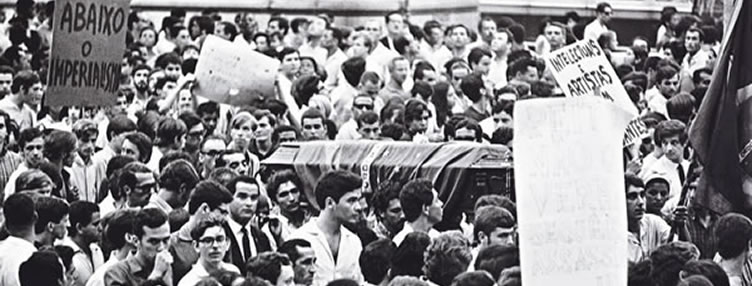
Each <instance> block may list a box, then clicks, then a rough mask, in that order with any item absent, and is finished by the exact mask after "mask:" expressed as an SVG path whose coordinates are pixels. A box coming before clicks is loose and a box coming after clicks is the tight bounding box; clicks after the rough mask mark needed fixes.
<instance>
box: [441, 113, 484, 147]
mask: <svg viewBox="0 0 752 286" xmlns="http://www.w3.org/2000/svg"><path fill="white" fill-rule="evenodd" d="M452 129H454V134H452V137H451V138H449V139H448V141H467V142H478V143H481V142H482V141H483V130H481V128H480V125H478V122H477V121H475V120H473V119H472V118H464V119H462V120H460V121H459V122H457V123H456V124H454V126H453V128H452Z"/></svg>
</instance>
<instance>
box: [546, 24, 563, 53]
mask: <svg viewBox="0 0 752 286" xmlns="http://www.w3.org/2000/svg"><path fill="white" fill-rule="evenodd" d="M543 35H545V36H546V40H548V42H549V43H550V44H551V46H552V47H556V48H558V47H561V46H563V45H564V44H565V41H566V38H565V37H564V29H562V28H561V27H559V26H555V25H548V26H546V28H545V29H544V30H543Z"/></svg>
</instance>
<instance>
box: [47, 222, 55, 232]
mask: <svg viewBox="0 0 752 286" xmlns="http://www.w3.org/2000/svg"><path fill="white" fill-rule="evenodd" d="M45 228H46V229H47V231H48V232H52V231H53V230H55V224H54V223H53V222H48V223H47V225H46V226H45Z"/></svg>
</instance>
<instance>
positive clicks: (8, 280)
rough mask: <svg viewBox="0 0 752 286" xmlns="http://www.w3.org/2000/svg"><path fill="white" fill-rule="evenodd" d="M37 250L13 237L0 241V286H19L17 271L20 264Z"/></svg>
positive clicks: (24, 241)
mask: <svg viewBox="0 0 752 286" xmlns="http://www.w3.org/2000/svg"><path fill="white" fill-rule="evenodd" d="M36 251H37V248H36V247H34V244H33V243H31V242H29V241H27V240H24V239H21V238H18V237H14V236H10V237H8V238H6V239H5V240H3V241H0V253H1V254H2V255H0V285H3V286H18V285H21V284H20V281H19V278H18V270H19V268H20V267H21V263H24V262H25V261H26V260H28V259H29V257H31V255H32V254H34V252H36Z"/></svg>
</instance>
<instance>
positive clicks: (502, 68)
mask: <svg viewBox="0 0 752 286" xmlns="http://www.w3.org/2000/svg"><path fill="white" fill-rule="evenodd" d="M511 49H512V33H511V32H509V30H507V29H503V30H501V31H499V32H496V33H494V36H493V40H492V41H491V51H492V52H493V54H494V57H493V60H492V61H491V69H490V70H489V72H488V79H489V80H490V81H491V82H493V84H494V88H495V89H499V88H502V87H504V86H506V85H507V67H508V65H507V56H508V55H509V51H510V50H511Z"/></svg>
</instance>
